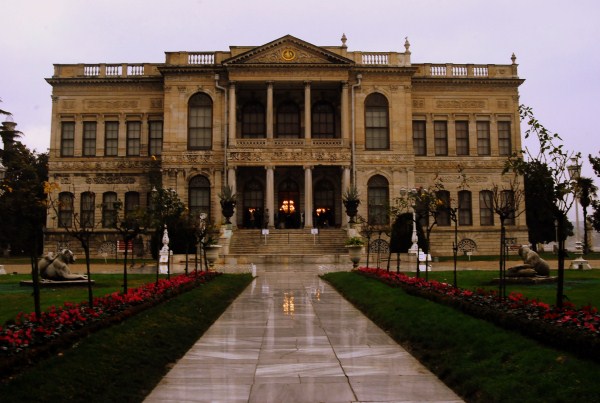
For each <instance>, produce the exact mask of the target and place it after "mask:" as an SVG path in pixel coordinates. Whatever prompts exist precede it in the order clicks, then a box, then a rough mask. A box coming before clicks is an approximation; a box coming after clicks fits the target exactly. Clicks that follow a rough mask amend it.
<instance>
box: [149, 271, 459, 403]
mask: <svg viewBox="0 0 600 403" xmlns="http://www.w3.org/2000/svg"><path fill="white" fill-rule="evenodd" d="M330 270H335V268H332V267H327V266H317V265H313V266H310V265H303V266H296V267H291V266H289V267H286V266H278V267H277V268H274V267H270V266H259V267H258V277H257V278H256V279H255V280H254V282H253V283H252V284H251V285H250V286H249V287H248V288H247V289H246V290H245V291H244V292H243V293H242V294H241V295H240V296H239V297H238V298H237V299H236V300H235V301H234V302H233V304H232V305H231V306H230V307H229V308H228V309H227V311H225V313H224V314H223V315H222V316H221V317H220V318H219V319H218V320H217V322H215V324H214V325H213V326H212V327H211V328H210V329H209V330H208V331H207V332H206V333H205V334H204V335H203V336H202V337H201V338H200V340H198V342H196V344H195V345H194V346H193V347H192V348H191V349H190V350H189V351H188V352H187V353H186V355H185V356H184V357H183V358H182V359H181V360H179V361H178V362H177V364H176V365H175V366H174V367H173V368H172V369H171V371H170V372H169V373H168V374H167V375H166V376H165V377H164V378H163V380H162V381H161V382H160V383H159V384H158V385H157V387H156V388H155V389H154V390H153V391H152V393H151V394H150V395H149V396H148V397H147V399H146V402H149V403H152V402H260V403H267V402H277V403H281V402H311V403H313V402H406V401H411V402H425V401H426V402H460V401H462V400H461V399H460V398H459V397H458V396H457V395H456V394H454V393H453V392H452V391H451V390H450V389H448V387H446V386H445V385H444V384H443V383H442V382H441V381H440V380H439V379H437V378H436V377H435V376H434V375H433V374H431V373H430V372H429V371H428V370H427V369H425V368H424V367H423V366H422V365H421V364H420V363H419V362H418V361H416V360H415V359H414V358H413V357H412V356H411V355H410V354H408V353H407V352H406V351H405V350H404V349H403V348H402V347H400V346H399V345H398V344H397V343H395V342H394V341H393V340H392V339H391V338H390V337H389V336H388V335H387V334H386V333H385V332H383V331H382V330H381V329H379V328H378V327H377V326H376V325H374V324H373V323H372V322H371V321H370V320H368V319H367V318H366V317H365V316H364V315H362V314H361V313H360V312H359V311H358V310H357V309H355V308H354V307H353V306H352V305H351V304H349V303H348V302H347V301H346V300H344V299H343V298H342V297H341V296H340V295H339V294H338V293H337V292H336V291H334V290H333V289H332V288H331V287H330V286H329V285H328V284H327V283H325V282H324V281H322V280H321V279H319V277H318V274H320V273H323V272H324V271H330ZM226 271H227V270H226ZM174 342H176V341H174Z"/></svg>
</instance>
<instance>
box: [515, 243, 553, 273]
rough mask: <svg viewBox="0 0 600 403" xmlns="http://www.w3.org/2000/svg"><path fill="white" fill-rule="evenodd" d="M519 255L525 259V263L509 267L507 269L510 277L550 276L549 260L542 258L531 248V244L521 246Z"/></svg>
mask: <svg viewBox="0 0 600 403" xmlns="http://www.w3.org/2000/svg"><path fill="white" fill-rule="evenodd" d="M519 256H521V259H523V264H521V265H518V266H513V267H510V268H508V270H507V271H506V275H507V276H508V277H534V276H542V277H548V276H549V275H550V266H549V265H548V262H546V261H545V260H544V259H542V258H541V257H540V255H538V254H537V253H536V252H534V251H532V250H531V249H529V246H527V245H523V246H521V247H520V248H519Z"/></svg>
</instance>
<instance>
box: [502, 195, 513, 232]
mask: <svg viewBox="0 0 600 403" xmlns="http://www.w3.org/2000/svg"><path fill="white" fill-rule="evenodd" d="M500 203H501V206H502V208H504V209H506V211H507V212H509V214H508V217H506V218H505V219H504V224H505V225H515V210H516V206H515V194H514V192H513V191H512V190H503V191H502V192H501V193H500Z"/></svg>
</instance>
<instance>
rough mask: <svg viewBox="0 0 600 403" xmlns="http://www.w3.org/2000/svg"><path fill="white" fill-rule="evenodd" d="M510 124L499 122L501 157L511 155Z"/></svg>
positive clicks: (499, 149) (499, 151) (499, 150)
mask: <svg viewBox="0 0 600 403" xmlns="http://www.w3.org/2000/svg"><path fill="white" fill-rule="evenodd" d="M511 148H512V146H511V142H510V122H498V153H499V154H500V155H510V154H511V152H512V150H511Z"/></svg>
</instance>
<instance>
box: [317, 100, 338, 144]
mask: <svg viewBox="0 0 600 403" xmlns="http://www.w3.org/2000/svg"><path fill="white" fill-rule="evenodd" d="M311 123H312V128H311V135H312V137H314V138H317V139H319V138H321V139H323V138H334V137H335V110H334V109H333V105H332V104H331V103H329V102H326V101H319V102H317V103H316V104H314V105H313V107H312V118H311Z"/></svg>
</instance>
